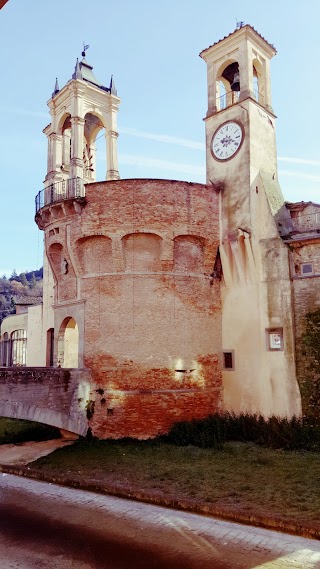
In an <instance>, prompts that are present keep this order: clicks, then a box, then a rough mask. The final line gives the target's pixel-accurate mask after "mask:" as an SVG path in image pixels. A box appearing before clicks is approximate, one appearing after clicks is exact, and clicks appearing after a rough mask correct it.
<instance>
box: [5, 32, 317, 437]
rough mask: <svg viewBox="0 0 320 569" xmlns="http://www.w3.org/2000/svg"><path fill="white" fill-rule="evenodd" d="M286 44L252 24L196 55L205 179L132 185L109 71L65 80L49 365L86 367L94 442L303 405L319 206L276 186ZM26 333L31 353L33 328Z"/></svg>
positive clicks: (82, 72)
mask: <svg viewBox="0 0 320 569" xmlns="http://www.w3.org/2000/svg"><path fill="white" fill-rule="evenodd" d="M275 53H276V50H275V48H274V47H273V46H272V45H271V44H270V43H269V42H267V41H266V40H265V39H264V38H263V37H262V36H261V35H260V34H259V33H258V32H257V31H256V30H254V28H252V27H251V26H249V25H245V26H241V27H239V28H237V29H236V30H235V31H234V32H233V33H231V34H230V35H229V36H227V37H226V38H224V39H223V40H221V41H219V42H217V43H215V44H213V45H212V46H210V47H209V48H207V49H205V50H204V51H203V52H201V54H200V56H201V57H202V58H203V59H204V61H205V62H206V64H207V70H208V110H207V114H206V117H205V125H206V141H207V144H206V148H207V150H206V165H207V181H206V184H196V183H192V182H185V181H175V180H157V179H126V180H121V179H120V176H119V172H118V163H117V137H118V133H117V111H118V108H119V103H120V99H119V98H118V95H117V91H116V89H115V85H114V81H113V79H112V78H111V82H110V85H109V87H105V86H103V85H101V84H100V82H99V81H98V80H97V79H96V77H95V75H94V73H93V68H92V66H91V65H89V63H88V62H87V61H86V58H85V53H83V54H82V55H83V59H82V61H81V62H80V63H79V62H78V61H77V63H76V67H75V71H74V74H73V76H72V79H71V80H70V81H69V82H68V83H67V84H66V85H65V86H64V87H63V88H62V89H60V88H59V85H58V83H57V82H56V85H55V89H54V92H53V94H52V97H51V99H50V100H49V102H48V106H49V109H50V115H51V123H50V124H49V125H48V126H47V127H46V128H45V130H44V133H45V134H46V136H47V137H48V171H47V175H46V178H45V187H44V189H43V190H41V191H40V192H39V193H38V195H37V198H36V217H35V219H36V223H37V224H38V227H39V229H41V230H43V231H44V236H45V270H44V302H43V312H42V324H41V341H40V342H39V344H38V345H39V350H38V354H39V355H38V365H41V366H50V365H53V366H57V367H63V368H87V369H89V370H91V381H92V385H93V386H94V391H95V393H96V397H95V401H94V408H92V414H91V415H90V427H91V429H92V432H93V434H94V435H96V436H98V437H101V438H106V437H115V438H117V437H124V436H132V437H137V438H147V437H150V436H155V435H157V434H159V433H162V432H165V431H167V430H168V429H169V428H170V427H171V426H172V424H173V423H174V422H176V421H180V420H191V419H193V418H200V417H205V416H207V415H209V414H211V413H214V412H219V411H223V410H229V411H234V412H235V413H240V412H247V413H258V414H262V415H264V416H270V415H273V414H274V415H279V416H285V417H292V416H294V415H296V416H300V415H301V412H302V410H301V396H300V391H299V386H298V380H301V377H302V376H303V373H304V366H305V365H307V364H306V363H304V360H303V357H304V356H303V355H302V354H303V350H302V344H303V334H304V327H305V316H306V313H308V312H310V311H312V310H316V309H317V308H319V298H320V295H319V292H320V281H319V277H320V259H319V238H320V217H319V216H320V213H319V212H320V209H319V208H320V206H319V205H317V204H313V203H307V204H305V203H304V202H301V203H299V204H287V203H285V201H284V198H283V196H282V193H281V189H280V186H279V183H278V175H277V155H276V138H275V114H274V111H273V108H272V103H271V80H270V60H271V58H272V57H273V56H274V55H275ZM102 130H104V132H105V137H106V161H107V172H106V181H104V182H103V181H102V182H99V181H96V179H95V172H96V147H95V140H96V138H97V135H98V133H100V131H102ZM11 318H16V317H11ZM1 334H2V336H1V337H2V341H4V329H2V331H1ZM27 335H28V350H29V347H30V346H32V345H33V340H32V339H31V338H32V330H31V328H30V326H29V324H28V332H27ZM29 336H30V339H29ZM34 339H35V337H34ZM32 349H33V348H32ZM26 363H27V365H28V359H27V360H26Z"/></svg>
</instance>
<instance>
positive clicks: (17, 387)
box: [0, 367, 92, 435]
mask: <svg viewBox="0 0 320 569" xmlns="http://www.w3.org/2000/svg"><path fill="white" fill-rule="evenodd" d="M91 397H92V395H91V393H90V372H89V370H87V369H78V370H74V369H72V370H68V369H58V368H55V369H54V368H37V367H34V368H16V367H15V368H0V416H1V417H9V418H12V419H15V418H17V419H26V420H30V421H37V422H39V423H45V424H47V425H53V426H54V427H58V428H61V429H65V430H67V431H71V432H74V433H77V434H79V435H86V433H87V430H88V421H87V408H88V405H89V402H90V399H91Z"/></svg>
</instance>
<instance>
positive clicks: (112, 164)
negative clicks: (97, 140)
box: [105, 97, 120, 180]
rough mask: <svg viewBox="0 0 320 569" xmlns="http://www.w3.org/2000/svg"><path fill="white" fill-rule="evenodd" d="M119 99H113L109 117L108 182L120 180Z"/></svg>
mask: <svg viewBox="0 0 320 569" xmlns="http://www.w3.org/2000/svg"><path fill="white" fill-rule="evenodd" d="M118 108H119V99H118V98H115V97H113V100H112V102H111V110H110V114H109V117H108V128H107V129H106V135H105V136H106V152H107V173H106V180H119V178H120V176H119V171H118V151H117V139H118V136H119V135H118V132H117V112H118Z"/></svg>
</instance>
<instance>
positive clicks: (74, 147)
mask: <svg viewBox="0 0 320 569" xmlns="http://www.w3.org/2000/svg"><path fill="white" fill-rule="evenodd" d="M84 123H85V120H84V119H83V118H81V117H72V118H71V159H70V179H72V178H81V179H83V144H84Z"/></svg>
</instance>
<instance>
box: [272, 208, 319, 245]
mask: <svg viewBox="0 0 320 569" xmlns="http://www.w3.org/2000/svg"><path fill="white" fill-rule="evenodd" d="M278 228H279V232H280V235H281V237H283V239H294V238H296V237H297V236H298V235H299V236H300V235H302V236H303V238H306V237H308V236H312V237H314V236H315V234H319V236H320V211H315V212H312V213H308V214H306V215H299V216H297V217H287V218H286V219H279V220H278Z"/></svg>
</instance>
